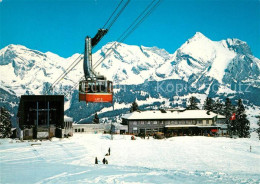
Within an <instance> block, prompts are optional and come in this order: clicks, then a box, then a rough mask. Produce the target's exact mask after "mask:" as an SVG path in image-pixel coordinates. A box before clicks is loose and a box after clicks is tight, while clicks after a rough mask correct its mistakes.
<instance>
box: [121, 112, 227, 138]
mask: <svg viewBox="0 0 260 184" xmlns="http://www.w3.org/2000/svg"><path fill="white" fill-rule="evenodd" d="M122 121H123V122H122V123H123V124H126V125H128V131H129V133H132V134H145V135H149V134H150V135H152V134H154V133H156V132H163V133H165V135H166V136H178V135H205V134H206V135H208V134H215V133H217V132H218V133H219V134H222V135H223V130H221V126H219V125H218V124H219V123H221V124H223V122H225V116H222V115H218V114H215V113H213V112H208V111H206V110H184V109H182V110H176V109H173V110H150V111H135V112H133V113H130V114H125V115H123V117H122Z"/></svg>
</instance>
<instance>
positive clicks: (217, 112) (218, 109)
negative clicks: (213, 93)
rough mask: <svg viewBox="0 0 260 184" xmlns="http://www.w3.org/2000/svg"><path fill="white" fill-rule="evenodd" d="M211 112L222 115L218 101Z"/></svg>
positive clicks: (221, 106) (222, 110)
mask: <svg viewBox="0 0 260 184" xmlns="http://www.w3.org/2000/svg"><path fill="white" fill-rule="evenodd" d="M212 111H213V112H214V113H216V114H222V115H224V109H223V104H222V103H221V102H220V100H219V99H218V100H217V101H216V102H215V103H214V104H213V110H212Z"/></svg>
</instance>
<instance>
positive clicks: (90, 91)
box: [79, 29, 113, 103]
mask: <svg viewBox="0 0 260 184" xmlns="http://www.w3.org/2000/svg"><path fill="white" fill-rule="evenodd" d="M107 31H108V30H107V29H99V30H98V33H97V34H96V35H95V37H94V38H93V39H92V38H90V37H86V40H85V52H84V63H83V68H84V74H85V80H82V81H80V82H79V101H85V102H86V103H89V102H93V103H99V102H110V103H112V101H113V83H112V82H111V81H109V80H107V79H106V77H104V76H103V75H97V74H96V73H95V71H94V69H93V68H92V48H93V47H94V46H95V45H97V43H98V42H99V41H100V40H101V38H102V37H103V36H104V35H105V34H106V33H107Z"/></svg>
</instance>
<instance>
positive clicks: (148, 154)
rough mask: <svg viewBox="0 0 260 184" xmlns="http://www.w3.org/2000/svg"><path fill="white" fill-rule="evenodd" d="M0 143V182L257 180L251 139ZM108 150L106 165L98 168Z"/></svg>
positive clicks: (82, 138)
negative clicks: (109, 152) (97, 161)
mask: <svg viewBox="0 0 260 184" xmlns="http://www.w3.org/2000/svg"><path fill="white" fill-rule="evenodd" d="M0 143H1V144H0V162H1V163H0V183H26V184H28V183H55V184H56V183H259V182H260V166H259V165H260V142H259V140H257V139H256V138H251V139H230V138H224V137H218V138H213V137H200V136H198V137H188V136H184V137H174V138H170V139H164V140H154V139H152V138H150V139H149V140H148V139H145V140H144V139H140V138H138V139H137V140H130V136H128V135H114V136H113V140H111V136H110V135H107V134H103V135H102V134H75V135H74V136H73V137H71V138H68V139H57V138H55V139H52V141H47V140H46V141H42V142H41V141H38V142H27V141H26V142H16V141H12V140H10V139H0ZM32 144H38V145H32ZM250 146H251V147H252V151H251V152H250ZM109 147H110V148H111V155H110V156H108V157H106V158H107V160H108V165H103V164H102V163H101V160H102V159H103V158H104V156H105V154H106V153H107V151H108V148H109ZM95 157H97V158H98V159H99V164H98V165H95V164H94V162H95Z"/></svg>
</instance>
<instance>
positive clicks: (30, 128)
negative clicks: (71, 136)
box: [17, 95, 72, 139]
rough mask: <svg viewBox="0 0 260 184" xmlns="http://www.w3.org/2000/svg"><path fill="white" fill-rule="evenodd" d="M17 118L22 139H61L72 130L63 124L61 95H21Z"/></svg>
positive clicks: (62, 98) (68, 125)
mask: <svg viewBox="0 0 260 184" xmlns="http://www.w3.org/2000/svg"><path fill="white" fill-rule="evenodd" d="M17 118H18V120H17V121H18V126H19V129H20V130H21V137H22V138H23V139H41V138H50V137H54V136H55V137H63V135H64V134H66V132H65V129H68V128H70V126H71V128H72V125H70V124H65V123H64V96H63V95H22V96H21V99H20V104H19V107H18V114H17Z"/></svg>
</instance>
